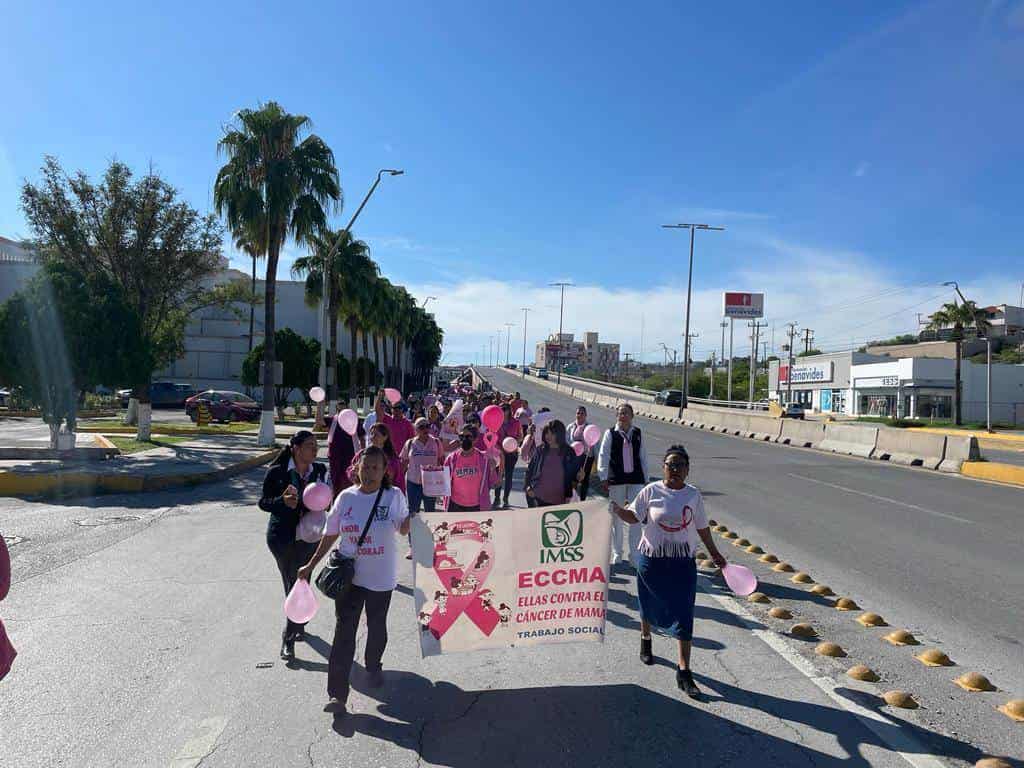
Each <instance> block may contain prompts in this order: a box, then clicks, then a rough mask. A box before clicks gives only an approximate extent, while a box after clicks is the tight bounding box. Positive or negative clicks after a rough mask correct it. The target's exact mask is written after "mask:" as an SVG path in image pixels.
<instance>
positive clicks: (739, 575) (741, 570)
mask: <svg viewBox="0 0 1024 768" xmlns="http://www.w3.org/2000/svg"><path fill="white" fill-rule="evenodd" d="M722 575H723V576H724V577H725V583H726V584H728V585H729V589H731V590H732V591H733V592H735V593H736V594H737V595H739V596H740V597H746V596H747V595H749V594H751V593H752V592H753V591H754V590H755V589H757V577H756V576H755V575H754V572H753V571H751V570H750V569H749V568H747V567H746V566H744V565H734V564H733V563H726V564H725V567H724V568H723V569H722Z"/></svg>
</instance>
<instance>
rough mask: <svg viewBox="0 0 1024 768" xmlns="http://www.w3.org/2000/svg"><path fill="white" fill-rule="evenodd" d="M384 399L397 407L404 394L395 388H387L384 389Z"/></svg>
mask: <svg viewBox="0 0 1024 768" xmlns="http://www.w3.org/2000/svg"><path fill="white" fill-rule="evenodd" d="M384 397H386V398H387V399H388V402H389V403H391V404H392V405H395V404H396V403H398V402H399V401H400V400H401V399H402V393H401V392H399V391H398V390H397V389H395V388H394V387H386V388H385V389H384Z"/></svg>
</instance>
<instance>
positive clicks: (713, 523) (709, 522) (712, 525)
mask: <svg viewBox="0 0 1024 768" xmlns="http://www.w3.org/2000/svg"><path fill="white" fill-rule="evenodd" d="M708 525H710V526H711V527H712V528H714V527H715V526H716V525H718V521H717V520H715V519H714V518H712V519H711V520H708Z"/></svg>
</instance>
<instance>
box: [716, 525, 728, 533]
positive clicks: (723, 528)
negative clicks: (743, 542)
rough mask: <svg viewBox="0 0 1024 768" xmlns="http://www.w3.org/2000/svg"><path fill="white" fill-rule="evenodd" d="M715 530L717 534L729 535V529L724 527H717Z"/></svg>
mask: <svg viewBox="0 0 1024 768" xmlns="http://www.w3.org/2000/svg"><path fill="white" fill-rule="evenodd" d="M713 530H714V532H715V533H728V532H729V529H728V528H727V527H726V526H724V525H716V526H715V527H714V529H713Z"/></svg>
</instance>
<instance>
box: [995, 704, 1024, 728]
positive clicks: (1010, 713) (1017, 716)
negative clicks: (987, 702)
mask: <svg viewBox="0 0 1024 768" xmlns="http://www.w3.org/2000/svg"><path fill="white" fill-rule="evenodd" d="M996 709H998V710H999V711H1000V712H1002V713H1003V714H1004V715H1006V716H1007V717H1008V718H1010V719H1011V720H1016V721H1017V722H1018V723H1024V699H1014V700H1013V701H1008V702H1006V703H1005V704H1003V706H1001V707H996Z"/></svg>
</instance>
